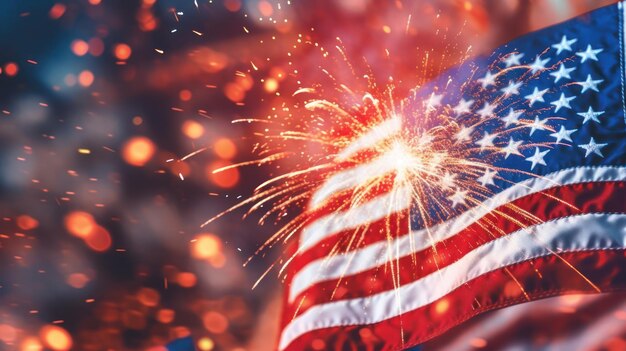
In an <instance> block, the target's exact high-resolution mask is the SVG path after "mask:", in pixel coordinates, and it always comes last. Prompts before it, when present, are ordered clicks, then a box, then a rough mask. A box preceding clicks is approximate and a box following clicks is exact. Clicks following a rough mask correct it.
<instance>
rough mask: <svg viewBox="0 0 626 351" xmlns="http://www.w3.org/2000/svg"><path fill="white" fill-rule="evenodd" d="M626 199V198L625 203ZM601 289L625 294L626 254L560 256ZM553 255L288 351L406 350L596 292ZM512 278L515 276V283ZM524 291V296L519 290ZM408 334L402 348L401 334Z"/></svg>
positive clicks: (310, 338)
mask: <svg viewBox="0 0 626 351" xmlns="http://www.w3.org/2000/svg"><path fill="white" fill-rule="evenodd" d="M622 201H623V200H622ZM560 257H561V258H562V259H564V260H565V261H567V262H569V263H570V264H572V265H573V266H574V267H576V269H578V270H579V271H580V273H581V274H584V275H585V276H586V277H591V278H592V281H593V283H594V284H596V285H597V286H598V287H600V289H602V290H603V291H614V290H626V270H624V269H623V268H624V266H625V265H626V250H623V249H622V250H605V251H602V250H599V251H598V250H594V251H582V252H576V253H564V254H562V255H561V256H560ZM561 258H558V257H556V256H554V255H550V256H546V257H542V258H537V259H533V260H529V261H525V262H521V263H518V264H515V265H511V266H508V267H506V268H502V269H498V270H495V271H493V272H489V273H487V274H484V275H482V276H480V277H478V278H476V279H473V280H472V281H470V282H468V283H467V284H464V285H462V286H461V287H459V288H457V289H456V290H454V291H452V292H451V293H449V294H448V295H446V296H445V297H443V298H442V299H439V300H438V301H437V302H435V303H432V304H429V305H426V306H424V307H421V308H418V309H416V310H413V311H409V312H407V313H404V314H403V315H401V316H398V317H394V318H390V319H387V320H385V321H382V322H379V323H375V324H370V325H350V326H342V327H332V328H324V329H318V330H315V331H312V332H309V333H307V334H304V335H302V336H300V337H298V338H297V339H296V340H294V341H293V342H292V343H291V344H290V345H289V347H287V349H286V351H302V350H320V349H323V350H381V351H384V350H386V351H396V350H403V349H405V348H407V347H411V346H414V345H417V344H420V343H422V342H424V341H426V340H428V339H430V338H433V337H435V336H437V335H439V334H441V333H443V332H445V331H446V330H448V329H450V328H452V327H454V326H455V325H458V324H460V323H462V322H464V321H465V320H467V319H469V318H471V317H473V316H475V315H477V314H480V313H482V312H485V311H489V310H493V309H496V308H501V307H505V306H509V305H513V304H518V303H522V302H526V301H528V300H527V297H528V298H530V299H531V300H535V299H540V298H545V297H549V296H555V295H563V294H568V293H593V292H596V290H594V289H593V288H592V287H591V285H590V284H589V283H587V282H586V281H585V280H584V279H583V278H582V277H581V275H580V274H579V273H578V272H576V271H575V270H573V269H572V268H571V267H570V266H568V265H567V264H566V263H565V262H563V260H562V259H561ZM512 277H515V279H513V278H512ZM520 285H521V286H522V287H523V289H524V292H525V293H526V295H525V294H524V292H522V289H521V288H520ZM401 330H402V331H403V333H404V340H405V342H404V344H403V343H402V341H401V336H400V331H401ZM320 346H323V347H322V348H316V347H320Z"/></svg>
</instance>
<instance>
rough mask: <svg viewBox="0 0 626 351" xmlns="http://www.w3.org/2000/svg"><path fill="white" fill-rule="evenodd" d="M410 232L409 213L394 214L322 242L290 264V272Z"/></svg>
mask: <svg viewBox="0 0 626 351" xmlns="http://www.w3.org/2000/svg"><path fill="white" fill-rule="evenodd" d="M408 232H409V211H408V210H406V211H403V212H401V213H392V214H390V215H389V216H388V217H387V218H384V219H381V220H378V221H375V222H372V223H369V225H368V226H367V227H366V226H363V227H361V228H357V229H353V230H344V231H341V232H338V233H336V234H334V235H332V236H330V237H328V238H325V239H323V240H321V241H320V242H319V243H317V244H316V245H315V246H314V247H312V248H311V249H309V250H307V251H305V252H303V253H301V254H299V255H298V256H297V257H296V258H294V260H293V262H291V263H290V270H291V271H293V272H297V271H299V270H300V269H302V268H303V267H304V266H305V265H307V264H308V263H309V262H311V261H314V260H316V259H319V258H324V257H327V256H330V255H333V254H338V253H346V252H349V251H352V250H356V249H358V248H362V247H365V246H367V245H371V244H373V243H375V242H378V241H382V240H386V239H387V238H388V237H389V238H396V237H399V236H402V235H405V234H407V233H408Z"/></svg>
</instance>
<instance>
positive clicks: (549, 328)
mask: <svg viewBox="0 0 626 351" xmlns="http://www.w3.org/2000/svg"><path fill="white" fill-rule="evenodd" d="M625 320H626V293H624V292H612V293H605V294H586V295H563V296H557V297H551V298H547V299H543V300H537V301H532V302H528V303H523V304H520V305H516V306H511V307H508V308H505V309H501V310H497V311H491V312H488V313H485V314H482V315H481V316H478V317H476V318H473V319H472V320H469V321H467V322H465V323H463V324H461V325H459V326H457V327H455V328H453V329H452V330H450V331H448V332H446V333H445V334H444V335H441V336H439V337H437V338H434V339H433V340H430V341H428V342H426V343H424V344H423V350H424V351H426V350H454V351H475V350H476V349H484V350H498V351H526V350H567V351H592V350H594V351H599V350H608V351H621V350H626V323H624V321H625ZM512 331H515V332H514V333H512Z"/></svg>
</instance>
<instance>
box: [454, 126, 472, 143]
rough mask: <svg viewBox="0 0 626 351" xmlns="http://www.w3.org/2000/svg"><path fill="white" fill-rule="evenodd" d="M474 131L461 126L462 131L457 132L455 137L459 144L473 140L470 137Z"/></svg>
mask: <svg viewBox="0 0 626 351" xmlns="http://www.w3.org/2000/svg"><path fill="white" fill-rule="evenodd" d="M473 131H474V127H465V126H461V129H459V131H458V132H456V134H455V135H454V138H455V139H456V140H457V142H463V141H467V140H471V139H472V138H471V137H470V135H471V134H472V132H473Z"/></svg>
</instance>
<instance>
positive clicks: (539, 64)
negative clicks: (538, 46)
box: [529, 55, 550, 74]
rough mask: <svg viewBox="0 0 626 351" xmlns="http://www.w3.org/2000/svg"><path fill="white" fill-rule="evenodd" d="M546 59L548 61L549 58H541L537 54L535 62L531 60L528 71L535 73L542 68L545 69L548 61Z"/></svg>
mask: <svg viewBox="0 0 626 351" xmlns="http://www.w3.org/2000/svg"><path fill="white" fill-rule="evenodd" d="M548 61H550V59H549V58H546V59H543V60H542V59H541V57H539V55H537V57H536V58H535V62H533V63H532V64H531V65H530V66H529V68H530V72H531V73H532V74H535V73H537V71H542V70H544V69H546V63H548Z"/></svg>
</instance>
